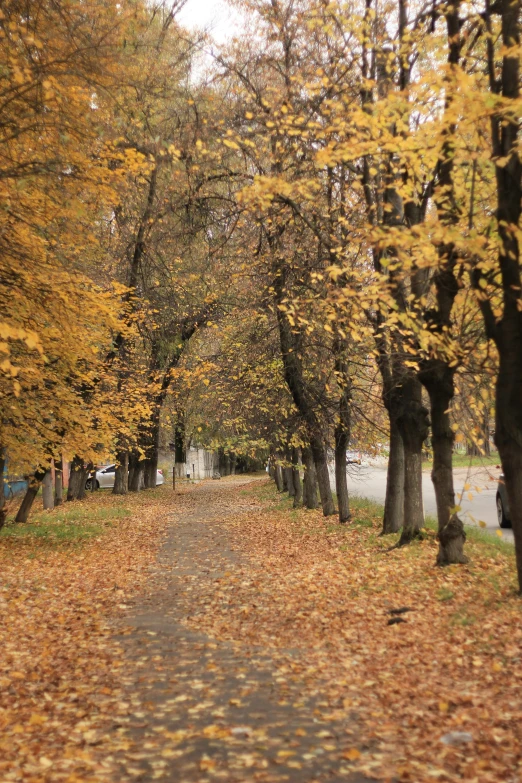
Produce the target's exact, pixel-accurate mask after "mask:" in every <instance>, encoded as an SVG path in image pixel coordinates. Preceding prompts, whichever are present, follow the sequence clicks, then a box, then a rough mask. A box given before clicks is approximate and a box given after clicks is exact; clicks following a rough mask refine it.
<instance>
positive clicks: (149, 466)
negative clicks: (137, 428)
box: [143, 407, 161, 489]
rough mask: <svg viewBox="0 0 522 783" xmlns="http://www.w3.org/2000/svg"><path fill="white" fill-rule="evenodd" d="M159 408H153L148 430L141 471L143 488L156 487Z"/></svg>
mask: <svg viewBox="0 0 522 783" xmlns="http://www.w3.org/2000/svg"><path fill="white" fill-rule="evenodd" d="M160 410H161V409H160V407H158V408H157V409H156V410H155V412H154V415H153V420H152V424H151V428H150V432H149V448H148V450H147V459H146V460H145V467H144V471H143V480H144V484H145V489H155V488H156V481H157V474H158V462H159V440H160Z"/></svg>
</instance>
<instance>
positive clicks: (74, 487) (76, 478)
mask: <svg viewBox="0 0 522 783" xmlns="http://www.w3.org/2000/svg"><path fill="white" fill-rule="evenodd" d="M85 473H86V471H85V469H84V467H83V459H82V458H81V457H74V459H73V461H72V462H71V470H70V472H69V486H68V487H67V501H68V502H70V501H71V500H78V499H79V498H80V493H81V488H82V483H83V486H84V489H85V481H86V475H85Z"/></svg>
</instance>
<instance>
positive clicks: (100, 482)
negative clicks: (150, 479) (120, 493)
mask: <svg viewBox="0 0 522 783" xmlns="http://www.w3.org/2000/svg"><path fill="white" fill-rule="evenodd" d="M115 473H116V465H107V466H106V467H103V468H98V470H97V471H96V479H95V480H96V489H112V488H113V486H114V474H115ZM164 483H165V478H164V476H163V471H162V470H158V472H157V473H156V486H157V487H159V486H160V485H161V484H164ZM91 487H92V477H91V478H88V479H87V482H86V484H85V488H86V489H91Z"/></svg>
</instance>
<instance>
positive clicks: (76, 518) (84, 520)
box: [0, 505, 131, 546]
mask: <svg viewBox="0 0 522 783" xmlns="http://www.w3.org/2000/svg"><path fill="white" fill-rule="evenodd" d="M130 513H131V512H130V511H129V509H127V508H123V507H121V506H113V507H109V508H101V507H98V508H93V507H92V506H88V505H86V506H80V505H78V506H73V507H72V508H69V507H68V506H67V505H66V506H63V507H60V508H57V509H54V510H52V511H40V512H38V513H36V514H33V515H32V516H31V521H30V522H27V523H25V524H20V523H18V524H17V523H15V522H14V520H12V519H11V520H8V522H7V524H6V525H5V526H4V528H3V529H2V530H1V531H0V541H1V540H2V539H11V540H19V541H23V542H24V543H33V544H44V545H45V544H49V545H55V546H59V545H63V544H74V543H82V542H84V541H87V540H89V539H91V538H96V537H98V536H99V535H101V534H103V533H104V532H105V531H106V530H107V529H108V528H110V527H112V526H113V524H114V522H115V521H117V520H118V519H123V518H125V517H128V516H130Z"/></svg>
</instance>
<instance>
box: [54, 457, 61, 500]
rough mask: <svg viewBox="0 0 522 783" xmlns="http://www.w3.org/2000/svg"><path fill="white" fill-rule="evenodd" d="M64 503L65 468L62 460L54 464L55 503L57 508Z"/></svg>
mask: <svg viewBox="0 0 522 783" xmlns="http://www.w3.org/2000/svg"><path fill="white" fill-rule="evenodd" d="M62 503H63V470H62V461H61V460H60V461H59V462H58V463H56V464H55V466H54V505H55V508H57V507H58V506H61V505H62Z"/></svg>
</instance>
